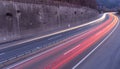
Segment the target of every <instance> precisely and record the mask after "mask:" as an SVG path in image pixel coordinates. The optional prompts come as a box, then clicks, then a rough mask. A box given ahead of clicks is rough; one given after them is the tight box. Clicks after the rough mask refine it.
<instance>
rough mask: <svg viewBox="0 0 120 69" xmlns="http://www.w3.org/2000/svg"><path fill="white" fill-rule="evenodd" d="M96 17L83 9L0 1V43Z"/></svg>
mask: <svg viewBox="0 0 120 69" xmlns="http://www.w3.org/2000/svg"><path fill="white" fill-rule="evenodd" d="M93 14H94V15H93ZM97 15H98V13H97V11H95V10H92V9H89V8H86V7H79V8H78V7H71V6H70V7H69V6H68V5H67V6H65V5H64V6H62V5H49V4H47V5H46V4H39V5H38V4H26V3H18V2H6V1H0V42H6V41H11V40H15V39H20V38H25V37H30V36H35V35H36V34H37V35H41V34H43V33H46V32H49V31H57V30H58V29H65V28H68V25H71V26H72V25H78V24H82V23H84V21H86V19H87V20H89V19H90V18H91V17H95V16H97Z"/></svg>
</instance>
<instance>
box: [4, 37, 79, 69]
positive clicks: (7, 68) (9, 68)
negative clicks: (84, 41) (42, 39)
mask: <svg viewBox="0 0 120 69" xmlns="http://www.w3.org/2000/svg"><path fill="white" fill-rule="evenodd" d="M76 36H78V35H75V37H76ZM76 39H77V38H75V39H72V40H69V41H67V42H65V43H63V44H61V45H59V46H56V47H54V48H51V49H49V50H47V51H44V52H42V53H40V54H37V55H35V56H33V57H30V58H28V59H26V60H23V61H21V62H19V63H16V64H13V65H11V66H8V67H6V68H4V69H12V68H14V67H15V66H18V65H20V64H22V63H24V62H27V61H29V60H31V59H33V58H36V57H38V56H41V55H43V54H45V53H48V52H50V51H52V50H54V49H56V48H59V47H62V46H64V44H67V43H69V42H71V41H73V40H76Z"/></svg>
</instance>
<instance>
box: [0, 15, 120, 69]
mask: <svg viewBox="0 0 120 69" xmlns="http://www.w3.org/2000/svg"><path fill="white" fill-rule="evenodd" d="M119 33H120V32H119V19H118V17H117V16H116V15H114V14H112V13H105V14H104V15H103V16H102V17H101V18H100V19H98V20H95V21H92V22H90V23H86V24H84V25H82V26H81V25H80V26H78V27H74V28H70V29H68V30H64V32H60V33H57V34H54V35H51V36H48V37H45V38H42V39H39V40H34V41H31V42H27V43H24V44H20V45H17V46H14V47H11V48H7V49H2V50H0V61H1V64H2V63H3V62H5V60H8V59H11V58H12V59H15V58H16V57H17V56H19V55H21V54H24V53H26V52H29V51H31V50H34V51H36V49H41V48H42V47H45V46H49V45H52V44H54V43H59V42H60V41H63V40H64V42H62V43H61V44H58V45H56V46H54V47H52V48H50V49H48V50H45V51H43V52H40V53H39V54H36V55H34V56H31V57H29V58H27V59H24V60H23V61H19V62H16V63H14V64H11V65H9V66H8V67H4V69H98V67H99V69H109V68H113V69H116V68H119V67H118V66H119V61H118V60H119V58H118V57H119V40H120V39H119ZM116 40H117V41H116ZM111 43H112V44H111ZM114 55H115V56H114ZM112 56H113V57H112ZM13 57H15V58H13ZM112 59H114V60H112ZM117 63H118V64H117ZM109 64H110V66H109ZM107 65H108V68H107ZM111 66H112V67H111ZM114 67H116V68H114Z"/></svg>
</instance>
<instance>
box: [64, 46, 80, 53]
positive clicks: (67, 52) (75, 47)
mask: <svg viewBox="0 0 120 69" xmlns="http://www.w3.org/2000/svg"><path fill="white" fill-rule="evenodd" d="M78 47H80V45H77V46H76V47H74V48H72V49H70V50H68V51H67V52H65V53H64V55H66V54H68V53H70V52H71V51H73V50H74V49H76V48H78Z"/></svg>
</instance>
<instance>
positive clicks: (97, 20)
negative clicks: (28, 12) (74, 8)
mask: <svg viewBox="0 0 120 69" xmlns="http://www.w3.org/2000/svg"><path fill="white" fill-rule="evenodd" d="M107 14H108V13H104V14H103V16H102V17H100V18H99V19H96V20H94V21H91V22H87V23H85V24H82V25H79V26H75V27H72V28H69V29H66V30H61V31H58V32H55V33H52V34H48V35H44V36H40V37H37V38H32V39H29V40H26V41H23V42H19V43H16V44H11V45H9V46H7V47H2V48H0V49H4V48H8V47H11V46H16V45H20V44H24V43H27V42H31V41H34V40H38V39H41V38H45V37H49V36H52V35H56V34H60V33H64V32H67V31H70V30H74V29H77V28H80V27H84V26H87V25H90V24H94V23H96V22H100V21H103V20H104V19H105V17H106V15H107Z"/></svg>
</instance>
